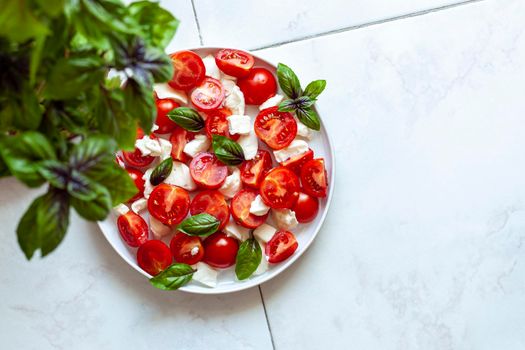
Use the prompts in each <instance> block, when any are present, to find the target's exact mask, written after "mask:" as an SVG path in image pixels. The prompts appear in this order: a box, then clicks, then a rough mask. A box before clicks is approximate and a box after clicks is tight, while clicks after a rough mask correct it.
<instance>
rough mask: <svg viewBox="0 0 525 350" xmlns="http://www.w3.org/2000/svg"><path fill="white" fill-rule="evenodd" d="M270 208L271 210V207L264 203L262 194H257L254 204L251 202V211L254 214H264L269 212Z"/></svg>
mask: <svg viewBox="0 0 525 350" xmlns="http://www.w3.org/2000/svg"><path fill="white" fill-rule="evenodd" d="M268 210H270V207H269V206H267V205H266V204H264V202H263V200H262V197H261V196H260V195H257V196H256V197H255V199H254V200H253V202H252V204H250V213H252V214H253V215H257V216H263V215H266V214H267V213H268Z"/></svg>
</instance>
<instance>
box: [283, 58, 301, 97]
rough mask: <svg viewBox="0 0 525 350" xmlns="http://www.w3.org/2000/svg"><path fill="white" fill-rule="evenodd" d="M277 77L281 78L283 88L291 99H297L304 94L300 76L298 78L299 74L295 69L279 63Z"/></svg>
mask: <svg viewBox="0 0 525 350" xmlns="http://www.w3.org/2000/svg"><path fill="white" fill-rule="evenodd" d="M277 79H278V80H279V86H280V87H281V89H282V90H283V91H284V93H285V94H286V96H288V97H290V98H291V99H296V98H297V97H299V96H301V95H302V94H303V90H302V89H301V83H300V82H299V78H297V75H295V73H294V72H293V70H292V69H291V68H290V67H288V66H287V65H285V64H282V63H279V64H278V65H277Z"/></svg>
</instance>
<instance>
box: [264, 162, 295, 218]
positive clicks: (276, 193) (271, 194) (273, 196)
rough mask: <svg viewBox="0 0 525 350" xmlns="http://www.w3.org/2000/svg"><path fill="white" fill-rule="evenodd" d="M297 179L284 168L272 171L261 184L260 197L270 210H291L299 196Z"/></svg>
mask: <svg viewBox="0 0 525 350" xmlns="http://www.w3.org/2000/svg"><path fill="white" fill-rule="evenodd" d="M299 190H300V186H299V178H298V177H297V175H295V173H294V172H293V171H291V170H288V169H286V168H285V167H282V166H280V167H277V168H275V169H272V170H271V171H270V172H269V173H268V174H267V175H266V176H265V178H264V180H263V181H262V182H261V189H260V192H261V197H262V200H263V202H264V203H266V205H268V206H269V207H271V208H276V209H283V208H288V209H290V208H292V207H293V205H294V204H295V201H296V200H297V197H298V196H299Z"/></svg>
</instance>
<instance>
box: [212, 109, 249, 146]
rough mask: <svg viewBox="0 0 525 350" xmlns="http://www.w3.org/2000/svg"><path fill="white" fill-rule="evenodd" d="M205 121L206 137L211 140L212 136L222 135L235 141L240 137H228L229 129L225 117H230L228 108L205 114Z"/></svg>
mask: <svg viewBox="0 0 525 350" xmlns="http://www.w3.org/2000/svg"><path fill="white" fill-rule="evenodd" d="M207 115H208V118H207V119H206V135H207V136H208V137H209V138H210V139H211V138H212V135H213V134H215V135H222V136H226V137H229V138H230V139H232V140H234V141H237V140H238V139H239V137H240V136H241V135H238V134H233V135H230V128H229V126H228V119H227V117H228V116H230V115H232V112H231V111H230V110H229V109H228V108H221V109H216V110H213V111H211V112H208V113H207Z"/></svg>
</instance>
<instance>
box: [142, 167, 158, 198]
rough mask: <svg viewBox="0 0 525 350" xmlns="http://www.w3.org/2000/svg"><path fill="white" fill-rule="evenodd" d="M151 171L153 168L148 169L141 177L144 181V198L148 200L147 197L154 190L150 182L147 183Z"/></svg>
mask: <svg viewBox="0 0 525 350" xmlns="http://www.w3.org/2000/svg"><path fill="white" fill-rule="evenodd" d="M153 169H154V168H149V169H148V170H146V172H145V173H144V175H142V179H143V180H144V198H149V195H150V194H151V192H152V191H153V189H154V188H155V186H153V185H152V184H151V182H150V181H149V178H150V177H151V173H152V172H153Z"/></svg>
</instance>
